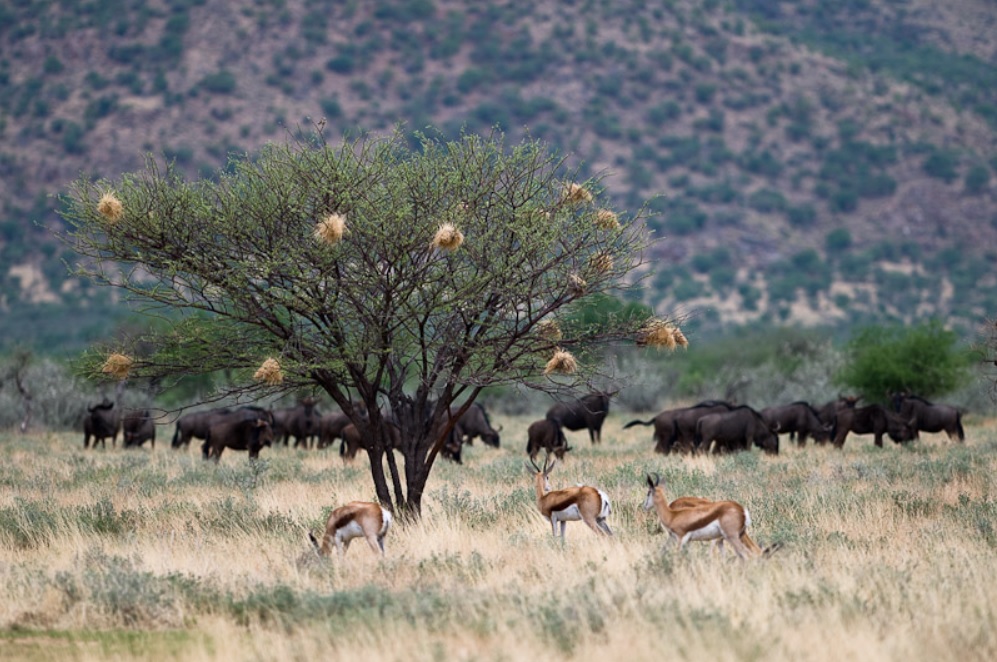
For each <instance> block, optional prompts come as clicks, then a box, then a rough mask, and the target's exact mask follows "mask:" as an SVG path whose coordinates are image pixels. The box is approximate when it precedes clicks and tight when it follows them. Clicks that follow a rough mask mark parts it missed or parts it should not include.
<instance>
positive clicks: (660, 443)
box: [623, 400, 734, 455]
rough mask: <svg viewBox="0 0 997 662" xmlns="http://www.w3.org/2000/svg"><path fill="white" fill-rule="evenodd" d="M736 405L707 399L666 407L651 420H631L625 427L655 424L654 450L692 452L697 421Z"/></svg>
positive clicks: (728, 409)
mask: <svg viewBox="0 0 997 662" xmlns="http://www.w3.org/2000/svg"><path fill="white" fill-rule="evenodd" d="M733 408H734V405H732V404H730V403H729V402H724V401H723V400H705V401H703V402H700V403H698V404H695V405H693V406H691V407H679V408H677V409H666V410H665V411H663V412H661V413H660V414H658V415H657V416H655V417H654V418H652V419H651V420H649V421H640V420H637V421H630V422H629V423H627V424H626V425H624V426H623V429H624V430H626V429H627V428H631V427H633V426H635V425H653V426H654V442H655V444H654V452H655V453H662V454H664V455H668V454H669V453H671V452H672V451H673V450H675V451H682V452H685V453H690V452H692V450H693V446H694V440H695V436H696V421H698V420H699V419H700V418H701V417H703V416H706V415H707V414H715V413H719V412H725V411H730V410H731V409H733Z"/></svg>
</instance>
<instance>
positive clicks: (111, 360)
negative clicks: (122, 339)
mask: <svg viewBox="0 0 997 662" xmlns="http://www.w3.org/2000/svg"><path fill="white" fill-rule="evenodd" d="M133 363H135V361H134V360H133V359H132V358H131V357H130V356H125V355H124V354H118V353H117V352H115V353H114V354H111V355H110V356H108V357H107V360H106V361H104V365H103V366H101V368H100V371H101V372H102V373H104V374H106V375H110V376H111V377H113V378H114V379H117V380H121V379H125V378H126V377H128V373H129V372H130V371H131V369H132V364H133Z"/></svg>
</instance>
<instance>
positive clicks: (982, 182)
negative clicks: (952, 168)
mask: <svg viewBox="0 0 997 662" xmlns="http://www.w3.org/2000/svg"><path fill="white" fill-rule="evenodd" d="M965 184H966V193H969V194H970V195H979V194H980V193H983V192H984V191H985V190H987V186H989V185H990V171H989V170H987V168H986V166H982V165H980V164H976V165H974V166H971V167H970V168H969V171H968V172H967V173H966V179H965Z"/></svg>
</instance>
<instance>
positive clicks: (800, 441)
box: [789, 432, 809, 448]
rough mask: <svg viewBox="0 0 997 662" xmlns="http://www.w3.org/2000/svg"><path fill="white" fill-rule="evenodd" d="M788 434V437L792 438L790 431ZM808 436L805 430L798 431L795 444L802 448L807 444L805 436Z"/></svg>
mask: <svg viewBox="0 0 997 662" xmlns="http://www.w3.org/2000/svg"><path fill="white" fill-rule="evenodd" d="M789 436H790V438H792V436H793V435H792V433H790V435H789ZM808 437H809V435H808V434H807V433H806V432H800V433H798V434H797V435H796V445H797V446H799V447H800V448H803V447H804V446H806V445H807V438H808Z"/></svg>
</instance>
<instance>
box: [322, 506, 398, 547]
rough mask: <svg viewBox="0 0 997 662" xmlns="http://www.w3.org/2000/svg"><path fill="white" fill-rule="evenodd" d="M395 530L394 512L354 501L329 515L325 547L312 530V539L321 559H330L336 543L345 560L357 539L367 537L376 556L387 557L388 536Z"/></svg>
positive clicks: (324, 539)
mask: <svg viewBox="0 0 997 662" xmlns="http://www.w3.org/2000/svg"><path fill="white" fill-rule="evenodd" d="M389 528H391V512H390V511H389V510H387V509H386V508H383V507H382V506H381V504H379V503H372V502H370V501H351V502H349V503H348V504H346V505H345V506H340V507H339V508H336V509H335V510H333V511H332V512H331V513H329V520H328V521H327V522H326V524H325V534H324V535H323V536H322V544H321V545H319V541H318V540H317V539H316V538H315V535H314V534H313V533H312V532H311V531H309V532H308V537H309V539H311V541H312V544H313V545H315V550H316V551H317V552H318V553H319V555H320V556H329V554H330V553H331V552H332V544H335V545H336V552H337V553H338V555H339V557H340V558H342V557H343V555H344V554H346V550H347V549H349V547H350V542H351V541H352V540H353V539H354V538H360V537H364V538H366V539H367V544H368V545H370V548H371V549H372V550H374V553H375V554H378V553H379V554H381V555H382V556H384V536H385V535H386V534H387V533H388V529H389Z"/></svg>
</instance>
